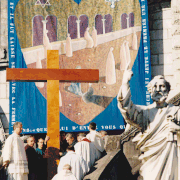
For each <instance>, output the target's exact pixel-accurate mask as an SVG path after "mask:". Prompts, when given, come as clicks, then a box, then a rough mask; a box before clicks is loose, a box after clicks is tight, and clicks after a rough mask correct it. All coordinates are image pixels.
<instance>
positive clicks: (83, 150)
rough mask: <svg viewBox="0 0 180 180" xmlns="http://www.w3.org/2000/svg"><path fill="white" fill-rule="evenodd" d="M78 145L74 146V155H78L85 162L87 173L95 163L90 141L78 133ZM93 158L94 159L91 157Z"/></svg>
mask: <svg viewBox="0 0 180 180" xmlns="http://www.w3.org/2000/svg"><path fill="white" fill-rule="evenodd" d="M77 140H78V143H76V145H75V146H74V148H75V152H76V154H79V155H81V156H82V157H83V159H84V160H85V162H86V164H87V167H88V171H89V170H90V168H91V166H92V165H93V164H94V161H95V154H94V153H93V149H92V148H91V141H89V140H88V139H87V138H86V135H85V134H84V133H79V134H78V136H77ZM91 156H94V157H91Z"/></svg>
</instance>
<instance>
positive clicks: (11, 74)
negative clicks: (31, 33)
mask: <svg viewBox="0 0 180 180" xmlns="http://www.w3.org/2000/svg"><path fill="white" fill-rule="evenodd" d="M6 70H7V71H6V74H7V78H6V79H7V81H13V80H15V81H28V82H46V81H47V80H59V81H60V82H72V81H73V82H98V80H99V70H97V69H53V68H52V69H30V68H28V69H27V68H18V69H17V68H7V69H6Z"/></svg>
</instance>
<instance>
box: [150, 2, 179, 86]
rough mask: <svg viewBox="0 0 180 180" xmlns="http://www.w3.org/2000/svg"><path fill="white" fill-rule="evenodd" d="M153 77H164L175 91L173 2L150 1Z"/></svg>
mask: <svg viewBox="0 0 180 180" xmlns="http://www.w3.org/2000/svg"><path fill="white" fill-rule="evenodd" d="M148 3H149V4H148V10H149V29H150V46H151V73H152V77H154V76H156V75H164V76H165V78H166V79H167V80H168V81H170V82H171V86H172V87H171V88H172V89H174V88H175V86H176V82H175V80H174V72H173V60H172V33H171V28H172V13H171V1H165V0H163V1H160V2H159V1H154V0H149V1H148Z"/></svg>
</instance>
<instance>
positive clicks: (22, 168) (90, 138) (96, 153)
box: [2, 122, 107, 180]
mask: <svg viewBox="0 0 180 180" xmlns="http://www.w3.org/2000/svg"><path fill="white" fill-rule="evenodd" d="M13 129H14V133H13V134H12V135H10V136H9V137H8V139H7V140H6V142H5V146H4V148H3V155H2V156H3V166H4V167H6V168H7V173H8V179H9V180H41V179H47V157H46V156H45V154H46V153H45V150H46V148H47V145H46V144H47V142H48V140H49V139H50V138H49V137H48V136H46V138H45V140H44V139H43V138H39V139H38V140H37V148H36V149H35V148H34V147H35V143H36V142H35V137H34V136H29V137H28V139H27V145H26V146H25V147H24V143H23V141H22V139H21V138H20V133H21V132H22V129H23V128H22V123H21V122H16V123H15V124H14V126H13ZM89 131H90V132H89V133H88V134H87V135H86V134H85V133H79V134H78V135H77V137H75V135H74V134H73V133H67V134H66V133H65V132H64V131H61V132H60V150H59V158H60V163H59V165H58V167H57V174H56V175H55V176H54V177H53V178H52V180H60V179H63V180H68V179H71V180H73V179H74V180H81V179H83V177H84V176H85V174H87V173H88V172H89V171H90V168H91V167H92V166H93V164H94V163H95V161H96V160H98V159H99V158H100V157H101V156H102V154H103V153H104V144H105V141H104V136H106V135H107V132H105V131H101V132H97V131H96V124H95V123H94V122H91V123H90V125H89Z"/></svg>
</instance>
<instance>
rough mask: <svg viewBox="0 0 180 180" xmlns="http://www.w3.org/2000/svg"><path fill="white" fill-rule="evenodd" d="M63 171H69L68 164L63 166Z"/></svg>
mask: <svg viewBox="0 0 180 180" xmlns="http://www.w3.org/2000/svg"><path fill="white" fill-rule="evenodd" d="M63 170H71V166H70V165H69V164H65V165H64V166H63Z"/></svg>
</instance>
